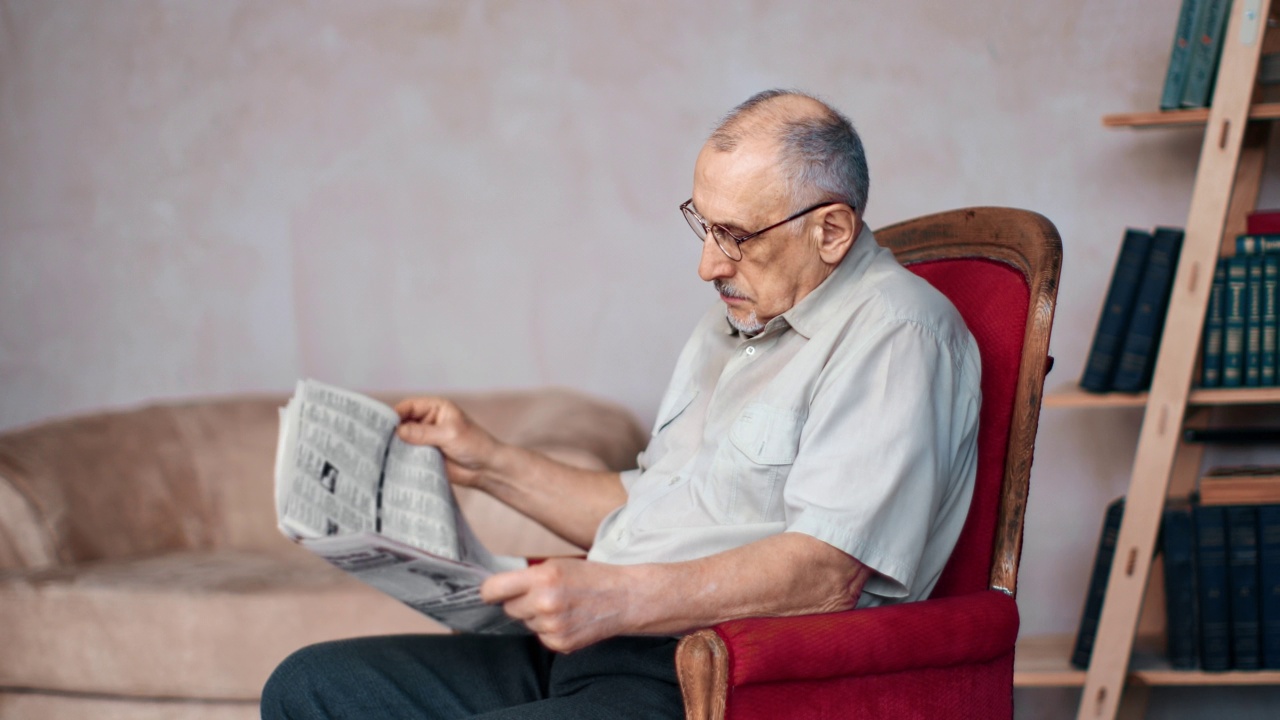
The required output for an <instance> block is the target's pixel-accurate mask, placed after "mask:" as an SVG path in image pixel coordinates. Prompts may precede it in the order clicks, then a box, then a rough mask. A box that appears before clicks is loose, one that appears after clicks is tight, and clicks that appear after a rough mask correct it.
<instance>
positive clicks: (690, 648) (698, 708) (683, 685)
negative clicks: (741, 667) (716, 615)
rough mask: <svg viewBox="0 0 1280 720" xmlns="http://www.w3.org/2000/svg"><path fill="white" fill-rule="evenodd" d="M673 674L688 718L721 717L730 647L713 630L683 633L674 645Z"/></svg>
mask: <svg viewBox="0 0 1280 720" xmlns="http://www.w3.org/2000/svg"><path fill="white" fill-rule="evenodd" d="M676 675H678V676H679V678H680V692H681V694H683V695H684V716H685V718H686V719H687V720H723V719H724V711H725V699H726V697H727V695H728V685H729V650H728V648H726V647H725V644H724V640H721V639H720V636H719V635H717V634H716V633H715V631H714V630H699V631H697V632H695V633H691V634H689V635H686V636H684V637H683V638H681V639H680V644H679V645H677V646H676Z"/></svg>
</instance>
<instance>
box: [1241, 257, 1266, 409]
mask: <svg viewBox="0 0 1280 720" xmlns="http://www.w3.org/2000/svg"><path fill="white" fill-rule="evenodd" d="M1247 262H1248V269H1247V271H1246V272H1247V277H1246V278H1245V286H1244V288H1245V295H1246V296H1247V297H1248V300H1247V301H1246V303H1245V304H1246V308H1247V311H1246V312H1245V316H1244V384H1245V385H1246V386H1248V387H1257V386H1259V385H1261V384H1262V256H1261V255H1250V256H1249V258H1248V261H1247Z"/></svg>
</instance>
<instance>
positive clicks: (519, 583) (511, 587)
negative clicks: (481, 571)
mask: <svg viewBox="0 0 1280 720" xmlns="http://www.w3.org/2000/svg"><path fill="white" fill-rule="evenodd" d="M532 587H533V581H532V579H531V578H530V577H529V571H528V570H513V571H511V572H504V573H498V574H497V575H492V576H490V577H489V579H487V580H485V581H484V582H483V583H482V584H481V585H480V599H481V600H484V601H485V602H487V603H489V604H490V605H497V604H498V603H504V602H506V601H508V600H511V599H512V598H518V597H520V596H521V595H524V594H525V593H527V592H529V589H530V588H532Z"/></svg>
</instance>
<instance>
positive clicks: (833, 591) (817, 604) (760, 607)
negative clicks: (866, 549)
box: [627, 533, 871, 634]
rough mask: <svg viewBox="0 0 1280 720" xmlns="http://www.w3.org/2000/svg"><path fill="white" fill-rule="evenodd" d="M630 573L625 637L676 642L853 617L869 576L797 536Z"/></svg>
mask: <svg viewBox="0 0 1280 720" xmlns="http://www.w3.org/2000/svg"><path fill="white" fill-rule="evenodd" d="M628 570H629V571H630V573H631V577H630V578H629V581H628V582H627V585H628V598H627V608H628V616H629V617H628V623H627V624H628V625H630V626H631V627H632V629H631V630H629V631H628V632H631V633H640V634H678V633H682V632H686V631H688V630H693V629H696V628H701V627H708V626H710V625H714V624H716V623H720V622H724V621H726V620H734V619H738V618H744V617H761V616H773V617H777V616H787V615H809V614H816V613H827V612H835V611H838V610H848V609H852V608H853V607H854V605H855V604H856V603H857V601H858V597H859V595H860V594H861V592H862V587H863V585H864V584H866V581H867V578H868V577H870V574H871V570H870V569H869V568H867V567H866V566H864V565H862V563H860V562H858V561H857V560H855V559H854V558H852V557H850V556H849V555H848V554H846V553H844V552H842V551H840V550H838V549H836V548H834V547H832V546H830V545H828V544H826V543H824V542H822V541H821V540H817V539H815V538H812V537H810V536H808V535H802V534H799V533H782V534H780V535H774V536H772V537H769V538H765V539H763V540H759V541H757V542H754V543H750V544H748V545H744V546H742V547H739V548H735V549H733V550H728V551H726V552H723V553H719V554H716V555H712V556H710V557H706V558H701V559H699V560H693V561H689V562H681V563H653V564H646V565H635V566H631V567H630V568H628ZM673 589H675V591H673Z"/></svg>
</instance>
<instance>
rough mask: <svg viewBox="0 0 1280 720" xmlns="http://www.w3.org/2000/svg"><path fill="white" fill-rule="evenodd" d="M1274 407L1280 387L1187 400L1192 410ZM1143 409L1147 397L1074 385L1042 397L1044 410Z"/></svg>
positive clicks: (1205, 392) (1199, 392) (1195, 393)
mask: <svg viewBox="0 0 1280 720" xmlns="http://www.w3.org/2000/svg"><path fill="white" fill-rule="evenodd" d="M1275 404H1280V387H1265V388H1258V387H1251V388H1212V389H1196V390H1192V391H1191V393H1190V394H1189V395H1188V397H1187V405H1190V406H1193V407H1213V406H1225V405H1275ZM1146 406H1147V393H1091V392H1085V391H1084V390H1081V389H1080V387H1079V386H1077V385H1070V386H1066V387H1060V388H1056V389H1054V390H1051V391H1049V392H1047V393H1045V396H1044V407H1046V408H1068V409H1077V410H1084V409H1095V408H1098V409H1100V408H1144V407H1146Z"/></svg>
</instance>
